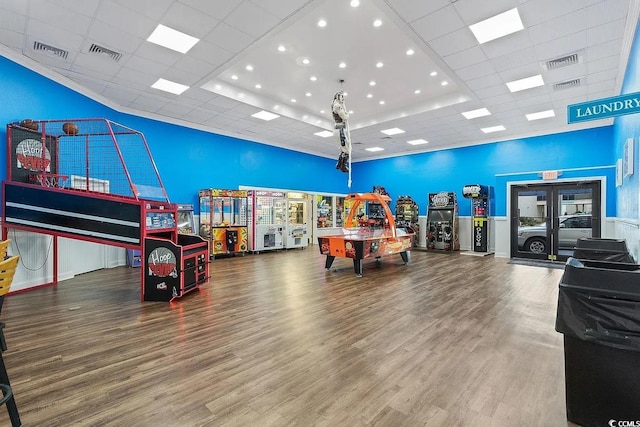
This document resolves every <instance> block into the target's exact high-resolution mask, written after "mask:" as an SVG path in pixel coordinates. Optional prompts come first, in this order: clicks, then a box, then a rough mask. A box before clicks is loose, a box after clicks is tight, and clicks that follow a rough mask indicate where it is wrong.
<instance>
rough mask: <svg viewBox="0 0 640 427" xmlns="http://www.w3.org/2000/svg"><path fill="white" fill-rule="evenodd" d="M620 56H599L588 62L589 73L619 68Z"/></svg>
mask: <svg viewBox="0 0 640 427" xmlns="http://www.w3.org/2000/svg"><path fill="white" fill-rule="evenodd" d="M619 60H620V58H619V57H618V56H617V55H611V56H607V57H605V58H598V59H596V60H593V61H588V62H586V64H585V66H586V68H587V73H597V72H599V71H605V70H612V69H617V68H618V63H619Z"/></svg>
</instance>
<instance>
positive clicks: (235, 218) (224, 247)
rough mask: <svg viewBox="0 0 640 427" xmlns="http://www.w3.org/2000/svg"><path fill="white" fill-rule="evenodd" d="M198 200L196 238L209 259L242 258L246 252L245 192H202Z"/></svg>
mask: <svg viewBox="0 0 640 427" xmlns="http://www.w3.org/2000/svg"><path fill="white" fill-rule="evenodd" d="M198 196H199V200H200V232H199V234H200V236H202V237H203V238H205V239H208V240H209V242H210V245H209V246H210V250H211V256H213V257H215V256H216V255H221V254H236V253H242V254H244V253H245V252H246V251H247V250H248V249H249V233H248V192H247V190H224V189H213V188H210V189H204V190H200V191H199V192H198Z"/></svg>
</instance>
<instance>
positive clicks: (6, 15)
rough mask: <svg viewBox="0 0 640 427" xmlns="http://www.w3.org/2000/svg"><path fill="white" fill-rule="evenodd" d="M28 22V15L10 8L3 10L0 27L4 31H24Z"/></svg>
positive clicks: (0, 16)
mask: <svg viewBox="0 0 640 427" xmlns="http://www.w3.org/2000/svg"><path fill="white" fill-rule="evenodd" d="M0 10H2V9H0ZM26 24H27V17H26V16H25V15H21V14H19V13H15V12H13V11H10V10H2V12H1V13H0V29H2V30H3V31H13V32H22V31H23V30H24V28H25V25H26Z"/></svg>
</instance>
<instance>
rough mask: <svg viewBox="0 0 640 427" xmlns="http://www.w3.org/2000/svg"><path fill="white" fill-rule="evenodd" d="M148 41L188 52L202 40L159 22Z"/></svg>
mask: <svg viewBox="0 0 640 427" xmlns="http://www.w3.org/2000/svg"><path fill="white" fill-rule="evenodd" d="M147 41H149V42H151V43H155V44H157V45H160V46H163V47H166V48H169V49H172V50H175V51H177V52H180V53H187V52H188V51H189V49H191V48H192V47H193V46H194V45H195V44H196V43H198V42H199V41H200V39H197V38H195V37H192V36H190V35H188V34H185V33H182V32H180V31H178V30H174V29H173V28H169V27H166V26H164V25H162V24H158V26H157V27H156V29H155V30H153V32H152V33H151V35H150V36H149V37H148V38H147Z"/></svg>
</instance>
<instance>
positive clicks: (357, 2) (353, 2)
mask: <svg viewBox="0 0 640 427" xmlns="http://www.w3.org/2000/svg"><path fill="white" fill-rule="evenodd" d="M349 4H350V5H351V7H358V6H360V0H351V3H349Z"/></svg>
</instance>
